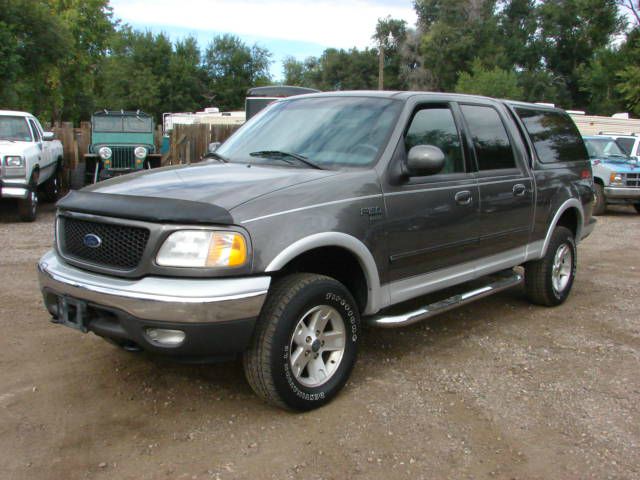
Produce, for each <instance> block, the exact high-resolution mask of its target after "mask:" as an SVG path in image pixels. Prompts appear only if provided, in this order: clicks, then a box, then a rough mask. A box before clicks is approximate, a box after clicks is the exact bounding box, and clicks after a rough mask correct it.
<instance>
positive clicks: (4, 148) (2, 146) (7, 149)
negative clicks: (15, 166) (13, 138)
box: [0, 140, 30, 156]
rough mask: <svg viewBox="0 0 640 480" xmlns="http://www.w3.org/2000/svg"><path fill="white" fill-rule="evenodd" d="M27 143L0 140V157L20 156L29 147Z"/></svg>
mask: <svg viewBox="0 0 640 480" xmlns="http://www.w3.org/2000/svg"><path fill="white" fill-rule="evenodd" d="M29 145H30V144H29V143H27V142H10V141H9V140H0V155H2V156H4V155H22V154H24V152H25V151H26V150H27V148H28V147H29Z"/></svg>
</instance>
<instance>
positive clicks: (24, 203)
mask: <svg viewBox="0 0 640 480" xmlns="http://www.w3.org/2000/svg"><path fill="white" fill-rule="evenodd" d="M37 215H38V190H37V189H36V188H35V187H32V188H30V189H29V192H28V194H27V198H24V199H20V200H18V216H19V217H20V220H22V221H23V222H33V221H34V220H35V219H36V216H37Z"/></svg>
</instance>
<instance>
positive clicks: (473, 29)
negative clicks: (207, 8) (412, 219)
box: [0, 0, 640, 122]
mask: <svg viewBox="0 0 640 480" xmlns="http://www.w3.org/2000/svg"><path fill="white" fill-rule="evenodd" d="M414 7H415V10H416V13H417V17H418V22H417V25H415V28H409V26H408V25H407V24H406V22H404V21H403V20H399V19H394V18H392V17H384V18H380V19H379V20H378V22H377V23H376V24H375V25H371V32H372V44H371V47H370V48H364V49H356V48H352V49H335V48H328V49H326V50H325V51H324V52H323V53H322V54H321V55H319V56H317V57H309V58H306V59H296V58H293V57H287V58H285V60H284V62H283V77H284V78H283V83H285V84H290V85H300V86H308V87H314V88H317V89H320V90H346V89H375V88H377V85H378V64H379V52H380V47H382V49H383V51H384V88H385V89H389V90H391V89H393V90H403V89H413V90H415V89H418V90H436V91H454V90H455V91H464V92H473V93H482V94H485V95H490V96H500V97H509V98H517V99H522V100H527V101H543V102H551V103H556V104H558V105H561V106H562V107H565V108H577V109H581V110H587V111H589V112H590V113H598V114H607V115H609V114H612V113H614V112H619V111H631V112H634V113H635V114H637V115H640V106H639V103H640V72H639V71H638V65H640V14H639V13H638V12H640V3H638V0H546V1H544V2H541V1H538V0H458V1H455V2H452V1H450V0H414ZM390 34H391V35H390ZM271 58H272V56H271V52H269V51H268V50H266V49H264V48H262V47H260V46H259V45H247V44H246V43H244V42H243V41H242V40H241V39H240V38H238V37H236V36H234V35H228V34H227V35H220V36H217V37H214V38H212V41H211V42H210V43H209V44H208V45H207V46H206V47H201V46H200V45H198V43H197V42H196V40H195V39H194V38H191V37H187V38H183V39H180V40H172V39H170V38H169V37H168V36H167V35H166V34H162V33H160V34H158V33H151V32H143V31H138V30H134V29H132V28H131V27H129V26H127V25H121V24H120V23H119V22H118V20H117V19H115V18H114V16H113V12H112V9H111V7H110V5H109V0H0V71H1V72H2V75H0V106H1V107H3V108H12V109H21V110H29V111H32V112H34V113H36V114H37V115H39V116H40V117H41V118H42V119H43V120H50V121H56V120H71V121H74V122H78V121H80V120H83V119H87V118H89V116H90V114H91V113H92V112H93V111H95V110H98V109H102V108H111V109H118V108H125V109H138V108H139V109H143V110H145V111H147V112H149V113H151V114H153V115H155V116H156V118H157V119H158V120H159V119H160V116H161V114H162V113H163V112H171V111H172V112H175V111H193V110H200V109H201V108H203V107H205V106H210V105H216V106H219V107H220V108H221V109H224V110H232V109H241V108H242V106H243V104H244V97H245V94H246V90H247V89H248V88H250V87H253V86H259V85H265V84H269V83H272V82H273V79H272V78H271V75H270V66H271V64H272V60H271Z"/></svg>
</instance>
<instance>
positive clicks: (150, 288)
mask: <svg viewBox="0 0 640 480" xmlns="http://www.w3.org/2000/svg"><path fill="white" fill-rule="evenodd" d="M38 277H39V280H40V288H41V290H43V292H44V293H45V297H46V292H47V291H51V292H53V293H55V294H57V295H68V296H71V297H74V298H78V299H81V300H85V301H87V302H92V303H95V304H98V305H102V306H106V307H112V308H116V309H118V310H122V311H124V312H126V313H128V314H130V315H132V316H134V317H137V318H141V319H146V320H157V321H167V322H178V323H181V322H184V323H208V322H224V321H229V320H240V319H247V318H255V317H257V316H258V314H259V313H260V309H261V308H262V304H263V303H264V300H265V298H266V294H267V291H268V289H269V285H270V283H271V277H269V276H261V277H244V278H216V279H211V278H206V279H204V278H203V279H190V278H164V277H144V278H142V279H138V280H128V279H123V278H114V277H111V276H106V275H100V274H96V273H91V272H86V271H83V270H80V269H77V268H75V267H72V266H71V265H68V264H66V263H64V262H63V261H62V260H61V259H60V258H59V257H58V256H57V254H56V253H55V252H53V251H50V252H48V253H46V254H45V255H44V256H43V257H42V259H41V260H40V262H39V263H38Z"/></svg>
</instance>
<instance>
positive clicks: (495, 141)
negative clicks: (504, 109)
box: [460, 105, 516, 170]
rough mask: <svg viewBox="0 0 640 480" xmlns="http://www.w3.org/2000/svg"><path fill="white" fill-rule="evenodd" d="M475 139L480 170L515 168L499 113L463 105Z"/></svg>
mask: <svg viewBox="0 0 640 480" xmlns="http://www.w3.org/2000/svg"><path fill="white" fill-rule="evenodd" d="M460 108H461V109H462V113H463V115H464V118H465V120H466V122H467V126H468V127H469V133H470V134H471V137H472V138H473V145H474V146H475V149H476V156H477V157H478V168H479V169H480V170H498V169H501V168H515V166H516V162H515V158H514V156H513V150H512V148H511V142H510V141H509V136H508V135H507V131H506V130H505V128H504V124H503V123H502V120H501V119H500V116H499V115H498V112H497V111H496V110H495V109H493V108H491V107H480V106H477V105H461V106H460Z"/></svg>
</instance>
